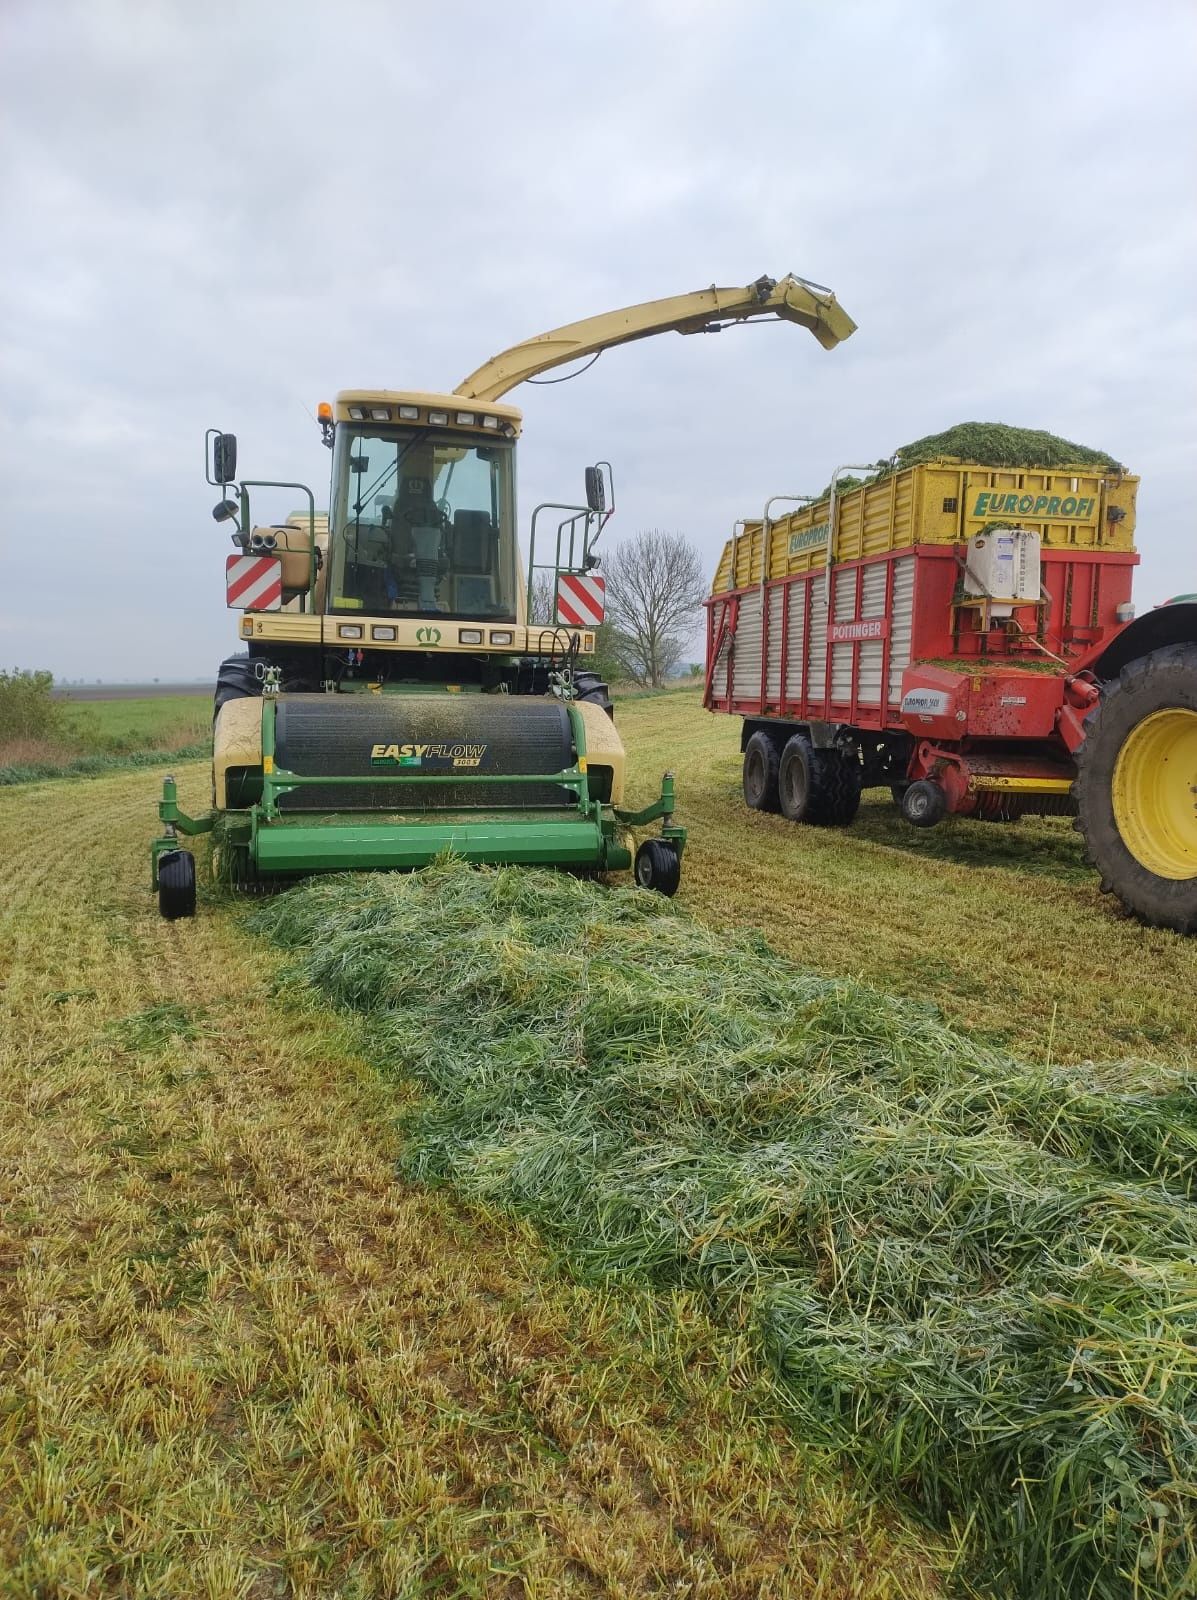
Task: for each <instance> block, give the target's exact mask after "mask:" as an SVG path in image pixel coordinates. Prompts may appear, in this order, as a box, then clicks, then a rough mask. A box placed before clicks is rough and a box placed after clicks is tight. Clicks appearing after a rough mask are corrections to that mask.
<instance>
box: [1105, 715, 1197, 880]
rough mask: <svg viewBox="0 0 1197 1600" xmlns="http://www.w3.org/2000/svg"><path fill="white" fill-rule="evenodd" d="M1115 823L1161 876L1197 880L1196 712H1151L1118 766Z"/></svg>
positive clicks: (1130, 846) (1131, 847)
mask: <svg viewBox="0 0 1197 1600" xmlns="http://www.w3.org/2000/svg"><path fill="white" fill-rule="evenodd" d="M1113 801H1114V821H1115V822H1116V823H1117V824H1118V832H1119V833H1120V834H1121V836H1122V842H1123V844H1125V845H1126V848H1127V849H1128V850H1129V851H1130V853H1131V855H1133V856H1134V858H1135V860H1136V861H1138V862H1139V864H1140V865H1141V866H1144V867H1146V868H1147V870H1148V872H1154V873H1155V875H1156V877H1157V878H1172V879H1177V880H1179V879H1185V878H1197V711H1188V710H1185V709H1184V708H1183V707H1181V706H1174V707H1170V708H1169V709H1168V710H1166V711H1153V712H1152V714H1151V716H1149V717H1144V718H1143V721H1142V722H1140V723H1139V725H1138V726H1137V727H1135V728H1132V730H1131V732H1130V733H1129V734H1128V735H1127V738H1126V741H1125V743H1124V744H1123V746H1122V749H1121V750H1120V751H1119V752H1118V760H1117V762H1116V763H1115V765H1114V788H1113Z"/></svg>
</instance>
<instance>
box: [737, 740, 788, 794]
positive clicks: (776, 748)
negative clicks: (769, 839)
mask: <svg viewBox="0 0 1197 1600" xmlns="http://www.w3.org/2000/svg"><path fill="white" fill-rule="evenodd" d="M780 770H781V746H780V745H779V744H778V742H777V740H776V739H774V738H773V736H772V735H771V734H768V733H761V732H757V733H754V734H753V735H752V737H751V739H749V741H748V743H747V744H746V745H745V746H744V776H743V785H744V803H745V804H746V805H749V806H751V807H752V809H753V810H754V811H780V810H781V800H780V797H779V795H778V792H777V776H778V773H779V771H780Z"/></svg>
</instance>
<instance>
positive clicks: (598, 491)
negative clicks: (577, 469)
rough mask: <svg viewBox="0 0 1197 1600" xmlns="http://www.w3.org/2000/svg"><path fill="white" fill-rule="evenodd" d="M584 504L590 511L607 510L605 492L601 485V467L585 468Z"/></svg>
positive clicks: (602, 484)
mask: <svg viewBox="0 0 1197 1600" xmlns="http://www.w3.org/2000/svg"><path fill="white" fill-rule="evenodd" d="M586 504H587V505H588V506H589V507H590V509H591V511H605V510H606V509H607V490H606V486H605V484H604V483H603V472H602V468H601V467H587V468H586Z"/></svg>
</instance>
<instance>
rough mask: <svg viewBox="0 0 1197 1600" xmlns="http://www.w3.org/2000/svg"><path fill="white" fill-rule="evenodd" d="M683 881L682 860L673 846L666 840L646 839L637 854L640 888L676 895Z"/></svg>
mask: <svg viewBox="0 0 1197 1600" xmlns="http://www.w3.org/2000/svg"><path fill="white" fill-rule="evenodd" d="M681 881H682V863H681V858H680V856H679V855H678V853H677V851H676V850H675V849H674V848H673V846H672V845H671V844H667V843H666V841H665V840H664V839H646V840H645V841H644V843H643V844H642V845H641V846H640V848H639V850H637V852H636V882H637V883H638V884H639V885H640V887H641V888H642V889H655V890H656V892H657V893H658V894H663V895H675V894H676V893H677V886H678V884H679V883H680V882H681Z"/></svg>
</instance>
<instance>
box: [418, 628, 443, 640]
mask: <svg viewBox="0 0 1197 1600" xmlns="http://www.w3.org/2000/svg"><path fill="white" fill-rule="evenodd" d="M416 642H417V643H418V644H440V642H441V630H440V629H439V628H417V629H416Z"/></svg>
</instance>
